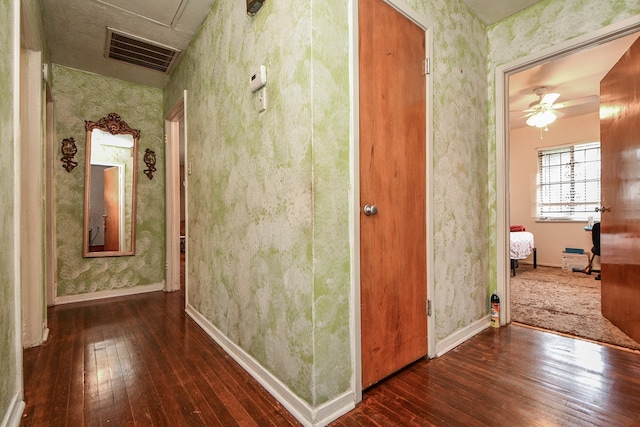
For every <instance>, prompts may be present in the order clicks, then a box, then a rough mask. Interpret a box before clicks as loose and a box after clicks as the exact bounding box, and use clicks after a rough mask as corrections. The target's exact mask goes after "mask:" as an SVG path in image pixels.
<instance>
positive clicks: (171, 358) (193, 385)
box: [22, 292, 640, 427]
mask: <svg viewBox="0 0 640 427" xmlns="http://www.w3.org/2000/svg"><path fill="white" fill-rule="evenodd" d="M183 304H184V303H183V295H181V293H180V292H175V293H163V292H154V293H149V294H144V295H134V296H128V297H121V298H114V299H111V300H103V301H96V302H87V303H78V304H70V305H62V306H56V307H53V308H51V309H50V310H49V326H50V330H51V332H50V337H49V340H48V342H47V343H46V344H44V345H43V346H40V347H38V348H33V349H28V350H25V352H24V372H25V399H26V409H25V413H24V417H23V421H22V425H23V426H83V425H92V426H93V425H95V426H125V425H129V426H140V425H145V426H147V425H157V426H235V425H237V426H293V425H300V424H299V423H298V422H297V421H296V420H295V419H294V417H292V416H291V415H290V414H289V413H288V412H287V411H286V410H285V409H284V407H283V406H281V405H280V404H279V403H278V402H277V401H276V400H275V399H274V398H273V397H271V395H270V394H269V393H268V392H267V391H266V390H264V389H263V388H262V387H261V386H260V385H259V384H258V383H257V382H256V381H255V380H254V379H253V378H251V377H250V376H249V375H248V374H247V373H246V372H245V371H243V370H242V369H241V368H240V367H239V366H238V365H237V364H236V363H235V362H234V361H233V360H232V359H231V358H230V357H229V356H227V355H226V354H225V353H224V352H223V351H222V350H221V349H220V348H219V347H218V346H217V345H216V344H215V343H214V342H213V341H212V340H211V339H210V338H209V337H208V336H207V335H206V334H205V333H204V332H203V331H202V330H201V329H200V328H199V327H198V326H197V325H196V324H195V322H193V321H192V320H191V319H189V318H188V317H187V316H186V315H185V314H184V310H183ZM331 425H333V426H336V427H338V426H344V427H346V426H400V425H402V426H427V425H447V426H450V425H465V426H474V425H478V426H480V425H486V426H495V425H504V426H515V425H527V426H528V425H532V426H538V425H539V426H557V425H570V426H574V425H585V426H586V425H601V426H631V425H640V355H639V354H638V353H633V352H629V351H624V350H620V349H617V348H612V347H607V346H602V345H598V344H594V343H590V342H585V341H580V340H576V339H572V338H567V337H563V336H559V335H554V334H550V333H546V332H542V331H539V330H534V329H529V328H525V327H521V326H516V325H512V326H509V327H503V328H500V329H499V330H494V329H488V330H486V331H484V332H482V333H481V334H479V335H478V336H476V337H474V338H472V339H471V340H469V341H467V342H466V343H464V344H463V345H461V346H459V347H458V348H456V349H454V350H452V351H450V352H448V353H446V354H445V355H444V356H442V357H440V358H437V359H433V360H430V361H426V360H422V361H419V362H417V363H415V364H413V365H411V366H409V367H408V368H405V369H404V370H402V371H401V372H399V373H398V374H396V375H394V376H392V377H391V378H389V379H387V380H385V381H383V382H381V383H380V384H378V385H376V386H374V387H372V388H371V389H369V390H367V391H366V392H365V394H364V398H363V401H362V403H361V404H360V405H358V407H357V408H356V409H355V410H354V411H352V412H350V413H348V414H346V415H344V416H342V417H341V418H339V419H338V420H336V421H334V422H333V423H332V424H331Z"/></svg>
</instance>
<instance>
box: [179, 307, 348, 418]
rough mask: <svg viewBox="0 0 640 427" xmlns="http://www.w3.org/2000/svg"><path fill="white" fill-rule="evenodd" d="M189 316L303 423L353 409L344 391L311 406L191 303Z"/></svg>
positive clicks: (338, 415)
mask: <svg viewBox="0 0 640 427" xmlns="http://www.w3.org/2000/svg"><path fill="white" fill-rule="evenodd" d="M185 311H186V313H187V315H188V316H189V317H191V318H192V319H193V320H194V321H195V322H196V323H197V324H198V325H199V326H200V327H201V328H202V329H203V330H204V331H205V332H206V333H207V334H208V335H209V336H210V337H211V338H212V339H213V340H214V341H215V342H216V343H217V344H218V345H220V347H222V349H223V350H224V351H225V352H226V353H227V354H228V355H229V356H231V357H232V358H233V360H235V361H236V362H238V364H239V365H240V366H242V368H243V369H244V370H245V371H247V372H248V373H249V375H251V376H252V377H253V378H255V379H256V381H258V382H259V383H260V384H261V385H262V386H263V387H264V388H265V389H266V390H267V391H268V392H269V393H271V395H272V396H273V397H275V398H276V399H277V400H278V401H279V402H280V403H281V404H282V406H284V407H285V408H286V409H287V410H288V411H289V412H291V414H292V415H293V416H294V417H296V418H297V419H298V421H300V422H301V423H302V424H303V425H305V426H309V427H312V426H313V427H315V426H324V425H327V424H328V423H329V422H331V421H333V420H335V419H337V418H339V417H340V416H341V415H344V414H346V413H347V412H349V411H350V410H352V409H353V408H355V402H356V401H355V393H354V392H353V390H348V391H346V392H344V393H343V394H341V395H339V396H336V397H335V398H333V399H331V400H329V401H328V402H325V403H323V404H321V405H318V406H312V405H310V404H309V403H308V402H306V401H304V400H302V399H301V398H300V397H298V396H297V395H296V394H295V393H294V392H293V391H291V389H290V388H289V387H287V385H286V384H284V383H283V382H282V381H280V380H279V379H278V378H276V377H275V376H274V375H273V374H272V373H271V372H269V371H268V370H267V369H266V368H265V367H264V366H262V365H261V364H260V363H259V362H258V361H257V360H256V359H254V358H253V357H252V356H251V355H250V354H249V353H247V352H246V351H245V350H243V349H242V348H241V347H239V346H238V345H237V344H236V343H234V342H233V341H231V340H230V339H229V338H228V337H226V336H225V335H224V334H223V333H222V332H221V331H220V330H219V329H218V328H216V327H215V326H214V325H213V324H212V323H211V322H210V321H209V320H207V319H206V318H205V317H204V316H203V315H202V314H201V313H200V312H198V311H197V310H196V309H195V308H194V307H193V306H191V305H187V307H186V309H185Z"/></svg>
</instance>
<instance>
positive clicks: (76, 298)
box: [56, 281, 164, 305]
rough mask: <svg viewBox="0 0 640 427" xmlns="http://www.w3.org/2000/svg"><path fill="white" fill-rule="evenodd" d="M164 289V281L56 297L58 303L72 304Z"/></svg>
mask: <svg viewBox="0 0 640 427" xmlns="http://www.w3.org/2000/svg"><path fill="white" fill-rule="evenodd" d="M163 289H164V281H163V282H160V283H152V284H150V285H142V286H133V287H130V288H121V289H110V290H108V291H98V292H91V293H87V294H78V295H64V296H61V297H56V305H60V304H71V303H74V302H83V301H94V300H99V299H105V298H115V297H122V296H126V295H135V294H143V293H147V292H155V291H161V290H163Z"/></svg>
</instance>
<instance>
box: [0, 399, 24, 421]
mask: <svg viewBox="0 0 640 427" xmlns="http://www.w3.org/2000/svg"><path fill="white" fill-rule="evenodd" d="M24 406H25V403H24V400H22V396H21V394H20V393H16V394H14V395H13V399H11V403H10V404H9V408H8V409H7V412H6V414H5V415H4V419H3V420H2V424H0V426H1V427H19V426H20V421H21V419H22V412H23V411H24Z"/></svg>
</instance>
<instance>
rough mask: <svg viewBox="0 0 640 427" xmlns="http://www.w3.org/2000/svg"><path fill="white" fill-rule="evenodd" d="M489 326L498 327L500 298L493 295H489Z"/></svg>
mask: <svg viewBox="0 0 640 427" xmlns="http://www.w3.org/2000/svg"><path fill="white" fill-rule="evenodd" d="M491 326H493V327H494V328H499V327H500V298H499V297H498V295H496V294H495V293H494V294H493V295H491Z"/></svg>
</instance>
